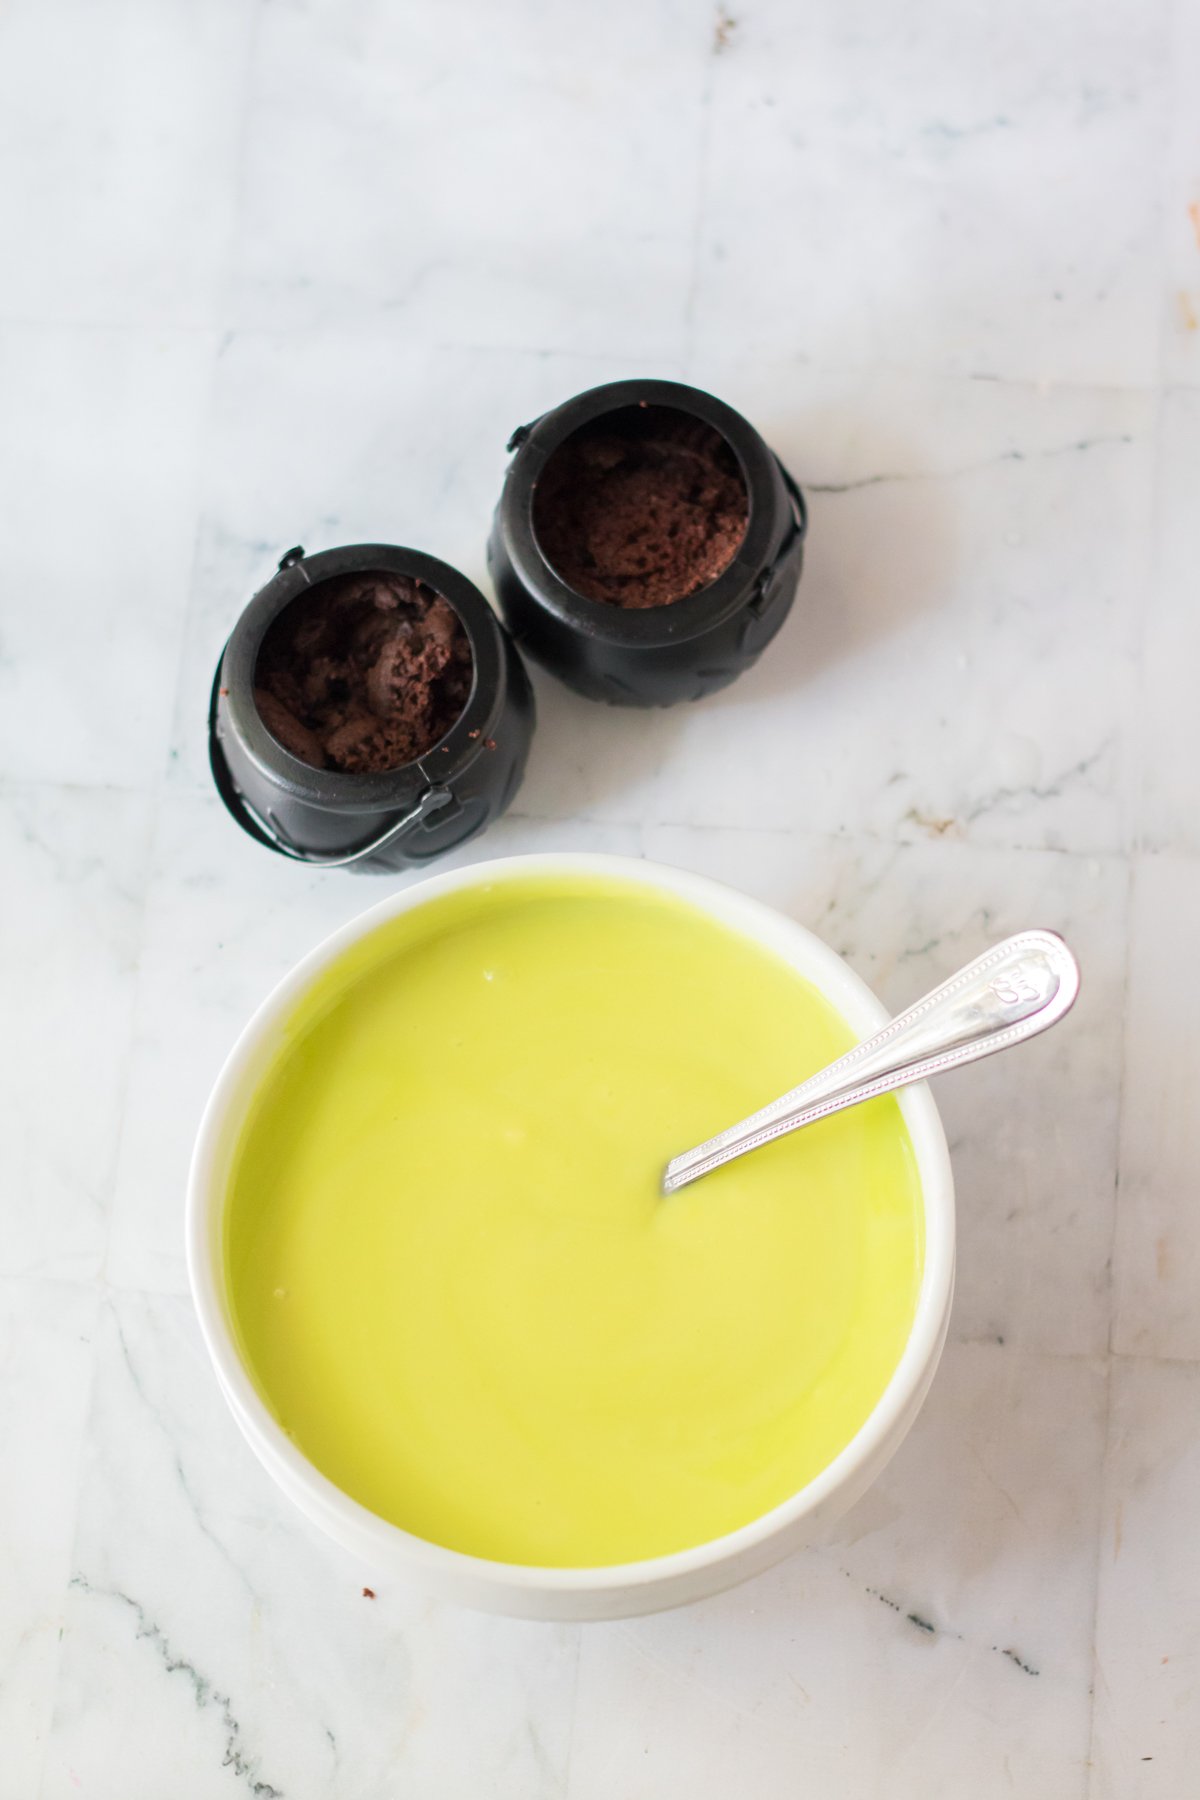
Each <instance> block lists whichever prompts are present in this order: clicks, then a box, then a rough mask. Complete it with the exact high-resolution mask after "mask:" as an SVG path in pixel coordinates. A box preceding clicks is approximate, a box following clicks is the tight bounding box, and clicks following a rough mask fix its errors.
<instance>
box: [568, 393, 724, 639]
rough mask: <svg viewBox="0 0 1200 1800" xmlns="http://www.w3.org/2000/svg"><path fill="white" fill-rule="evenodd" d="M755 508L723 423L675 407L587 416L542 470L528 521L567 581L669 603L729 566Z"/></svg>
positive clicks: (622, 600) (631, 602) (597, 593)
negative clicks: (721, 429) (718, 427)
mask: <svg viewBox="0 0 1200 1800" xmlns="http://www.w3.org/2000/svg"><path fill="white" fill-rule="evenodd" d="M749 515H750V502H749V498H748V496H747V493H746V484H745V482H744V480H743V479H742V473H741V470H740V468H739V467H738V461H737V458H736V456H735V455H734V453H733V451H732V450H731V449H730V447H729V445H728V444H727V443H726V441H725V439H724V438H723V437H722V436H721V434H720V432H719V431H715V430H714V429H713V427H712V426H711V425H706V424H705V423H704V422H703V420H701V419H695V418H692V417H691V416H690V415H689V414H687V413H683V412H677V411H676V410H675V409H674V408H673V407H668V406H629V407H623V408H621V410H620V411H618V412H612V413H607V414H605V415H604V417H602V418H599V419H595V420H593V421H592V422H591V423H590V424H588V425H582V426H580V428H579V430H578V431H575V432H573V433H572V434H571V436H570V437H569V438H568V439H567V440H566V442H565V443H563V444H561V445H560V446H559V448H558V449H557V450H556V451H555V452H554V453H553V455H552V456H551V457H550V459H549V461H548V462H547V464H546V467H545V469H544V471H543V473H542V475H541V477H540V478H539V480H538V484H537V487H536V489H535V491H534V499H533V527H534V531H535V533H536V535H537V540H538V544H539V545H540V547H541V551H542V554H543V556H545V558H546V560H547V562H548V563H549V564H550V566H551V567H552V568H553V569H554V571H555V573H556V574H557V575H558V577H559V578H560V580H562V581H564V582H566V584H567V586H568V587H570V588H574V590H575V592H576V593H577V594H583V595H585V596H586V597H587V598H588V599H589V600H602V601H606V602H607V603H608V604H609V605H611V606H622V607H628V608H634V607H650V606H670V605H671V604H672V602H673V601H676V600H683V599H684V598H686V596H687V595H688V594H694V593H697V592H698V591H699V589H700V588H703V587H707V586H708V584H709V583H710V582H712V581H715V580H716V578H717V576H718V575H720V574H722V573H723V572H724V570H726V569H727V568H728V567H729V565H730V563H731V562H732V561H733V559H734V557H735V556H736V555H737V552H738V548H739V546H740V544H741V542H742V539H743V538H744V537H745V535H746V525H747V521H748V519H749Z"/></svg>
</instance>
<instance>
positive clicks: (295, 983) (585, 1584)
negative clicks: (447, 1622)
mask: <svg viewBox="0 0 1200 1800" xmlns="http://www.w3.org/2000/svg"><path fill="white" fill-rule="evenodd" d="M539 873H544V874H546V875H547V876H553V875H559V876H562V875H575V876H578V875H583V876H587V875H596V876H602V877H605V878H607V879H609V880H611V879H614V878H615V879H618V880H622V881H625V882H629V883H632V884H637V885H641V886H648V887H650V888H652V889H654V890H656V891H658V892H660V893H664V892H665V893H668V894H674V895H677V896H678V897H680V898H681V899H683V900H686V901H688V902H690V903H691V904H692V905H693V906H696V907H698V908H700V909H701V910H702V911H705V912H706V913H708V914H709V915H710V916H711V917H713V918H715V919H717V920H719V921H721V922H722V923H724V924H725V925H727V926H730V927H732V928H733V929H735V930H737V931H739V932H741V933H743V934H744V935H746V936H748V937H750V938H752V939H754V940H755V941H757V942H758V943H759V944H761V945H763V946H764V947H765V948H766V949H768V950H770V951H773V952H774V953H775V954H776V955H778V956H780V957H781V958H782V959H783V960H785V961H786V962H788V963H789V964H790V965H791V966H792V967H793V968H795V969H796V970H797V971H798V972H799V973H800V974H801V975H802V976H804V977H805V978H806V979H807V980H808V981H809V982H811V983H812V985H813V986H814V987H816V988H817V989H818V990H819V991H820V992H821V993H822V994H823V995H824V996H825V997H826V998H827V999H828V1000H829V1001H830V1002H831V1003H832V1004H833V1006H834V1007H835V1008H836V1010H837V1011H838V1012H839V1013H840V1014H841V1015H842V1017H843V1018H844V1019H845V1020H846V1022H847V1023H848V1024H849V1025H850V1027H851V1029H852V1030H853V1031H854V1032H855V1033H856V1034H857V1035H859V1036H860V1037H861V1036H867V1035H869V1034H870V1033H872V1032H873V1031H875V1030H878V1029H879V1027H880V1026H881V1025H882V1024H883V1023H885V1022H886V1018H887V1013H886V1011H885V1009H884V1008H883V1006H882V1005H881V1004H880V1002H879V1001H878V1000H877V999H876V998H875V997H874V995H872V993H871V992H870V990H869V989H868V988H867V987H866V986H865V984H864V983H863V982H862V981H861V980H860V979H859V978H858V977H857V976H856V975H855V974H854V973H853V971H852V970H851V969H850V968H849V967H848V966H847V965H846V963H844V962H843V961H842V959H841V958H840V957H839V956H838V955H837V954H836V953H835V952H834V951H832V950H831V949H830V948H829V947H828V946H827V945H825V944H823V943H822V942H821V941H820V940H819V939H818V938H816V937H815V936H813V934H812V933H810V932H808V931H806V930H805V929H804V928H803V927H801V926H799V925H797V924H795V923H794V922H793V921H791V920H789V919H786V918H784V917H783V916H782V915H780V914H778V913H776V912H774V911H773V910H771V909H770V908H768V907H765V906H762V905H760V904H759V903H758V902H756V901H753V900H750V899H748V898H747V897H746V896H745V895H743V894H740V893H738V892H737V891H736V890H734V889H731V888H727V887H724V886H722V885H720V884H718V883H715V882H712V881H709V880H707V879H705V878H703V877H699V876H694V875H691V874H688V873H685V872H684V871H680V870H675V869H670V868H666V867H663V866H659V865H655V864H648V863H644V862H640V861H636V860H633V859H625V858H619V857H607V856H585V855H578V856H575V855H563V856H538V857H513V858H507V859H503V860H501V861H495V862H489V863H483V864H479V865H476V866H475V867H473V868H470V869H465V870H456V871H452V872H450V873H448V874H444V875H439V876H434V877H432V878H430V879H427V880H426V881H423V882H421V883H420V884H418V885H416V886H414V887H410V888H408V889H406V890H403V891H402V892H400V893H398V894H393V895H391V896H390V897H389V898H388V899H386V900H384V901H383V902H382V903H381V904H380V905H378V906H376V907H373V908H371V909H370V910H369V911H368V912H366V913H364V914H363V915H361V916H360V917H359V918H358V919H356V920H354V921H352V922H351V923H350V924H349V925H347V926H345V927H343V928H342V930H340V931H338V932H336V933H335V934H334V935H333V936H332V937H330V938H328V939H327V940H326V941H325V942H324V943H322V944H321V945H319V946H318V947H317V948H316V949H315V950H314V951H312V952H311V953H310V954H309V955H308V956H307V957H305V958H304V959H303V960H302V961H301V962H300V963H299V964H298V965H297V966H296V967H295V968H294V969H293V970H292V971H291V972H290V973H289V974H288V975H287V976H286V977H285V978H284V980H283V981H282V982H281V983H280V984H279V986H278V987H277V988H276V989H275V990H274V992H273V993H272V994H270V995H269V996H268V998H267V999H266V1000H265V1001H264V1002H263V1004H262V1006H261V1007H260V1008H259V1009H258V1011H257V1012H256V1013H255V1015H254V1017H253V1018H252V1019H251V1020H250V1022H249V1024H248V1025H247V1027H246V1029H245V1030H244V1032H243V1033H242V1036H241V1037H240V1038H239V1040H238V1042H237V1043H236V1045H235V1046H234V1049H233V1051H232V1052H231V1054H230V1057H229V1059H228V1061H227V1063H226V1065H225V1067H224V1069H223V1070H222V1072H221V1075H220V1077H219V1078H218V1081H217V1084H216V1086H215V1088H214V1090H213V1094H212V1096H211V1098H210V1101H209V1104H208V1108H207V1110H206V1112H205V1115H204V1118H203V1121H202V1123H201V1127H200V1132H199V1136H198V1139H197V1144H196V1150H195V1154H194V1157H193V1163H192V1170H191V1177H190V1182H189V1194H188V1263H189V1275H190V1279H191V1285H192V1291H193V1296H194V1299H195V1303H196V1307H197V1312H198V1315H199V1320H200V1325H201V1329H202V1332H203V1335H204V1337H205V1340H206V1343H207V1346H208V1349H209V1353H210V1355H211V1357H212V1359H213V1363H214V1366H215V1369H216V1372H217V1375H218V1379H219V1381H220V1384H221V1386H222V1388H223V1390H224V1392H225V1395H226V1398H227V1400H228V1401H229V1404H230V1406H231V1408H232V1410H233V1412H234V1415H235V1417H236V1418H237V1420H238V1422H239V1424H240V1426H241V1427H242V1430H243V1432H244V1433H245V1435H246V1436H247V1438H248V1439H249V1441H250V1442H251V1444H252V1446H253V1448H254V1449H255V1451H256V1453H257V1454H258V1455H259V1457H260V1459H261V1460H262V1461H263V1462H264V1463H265V1464H266V1466H267V1467H268V1468H269V1469H270V1470H271V1472H272V1473H273V1474H274V1475H275V1477H276V1479H278V1480H279V1481H280V1482H281V1484H282V1485H284V1486H285V1488H287V1490H288V1491H289V1492H290V1493H291V1494H292V1496H293V1498H294V1499H296V1500H297V1502H298V1503H299V1504H300V1505H301V1506H302V1508H303V1509H304V1510H305V1511H306V1512H308V1513H309V1515H310V1516H311V1517H313V1518H315V1519H316V1520H317V1521H318V1522H319V1523H321V1524H322V1525H324V1526H325V1528H326V1529H328V1530H329V1531H330V1532H331V1533H332V1535H334V1536H335V1537H338V1538H339V1539H341V1541H343V1542H344V1543H348V1544H351V1545H353V1547H354V1548H355V1549H356V1550H358V1551H359V1552H360V1553H361V1554H363V1555H364V1556H366V1557H368V1558H370V1557H378V1558H379V1560H380V1561H381V1562H383V1563H391V1562H394V1561H396V1559H397V1553H398V1552H400V1553H401V1554H402V1557H403V1560H404V1561H405V1562H406V1563H408V1564H412V1565H415V1566H418V1567H421V1568H423V1569H424V1570H425V1572H426V1573H427V1574H429V1575H431V1576H435V1577H436V1576H437V1575H438V1574H441V1575H442V1576H451V1577H455V1578H461V1577H462V1576H464V1575H466V1574H469V1576H470V1577H471V1579H473V1580H474V1581H475V1582H476V1583H478V1581H479V1580H481V1579H482V1580H483V1581H484V1582H485V1583H487V1584H488V1585H489V1586H491V1587H494V1588H498V1589H504V1588H510V1589H512V1590H513V1591H528V1590H529V1589H530V1588H531V1587H535V1588H539V1589H542V1590H544V1591H545V1592H547V1593H552V1592H555V1591H557V1592H560V1593H561V1592H564V1591H565V1592H582V1591H584V1590H589V1589H590V1590H597V1589H605V1588H622V1587H628V1586H630V1585H631V1584H632V1585H634V1586H637V1585H641V1584H651V1585H652V1584H654V1583H655V1582H657V1581H661V1580H662V1579H663V1578H664V1577H666V1576H674V1575H680V1574H683V1573H685V1572H687V1571H696V1570H702V1569H704V1568H705V1567H706V1566H707V1565H711V1564H713V1563H719V1562H721V1561H723V1560H725V1559H727V1558H731V1557H733V1556H735V1555H736V1554H737V1553H738V1552H739V1551H742V1550H746V1549H749V1548H751V1547H753V1546H754V1545H755V1544H757V1543H758V1542H761V1541H762V1540H763V1539H764V1538H768V1537H770V1536H772V1535H773V1534H774V1533H776V1532H778V1531H781V1530H782V1529H784V1528H785V1527H786V1526H788V1525H791V1524H793V1523H794V1522H795V1521H796V1520H797V1519H799V1518H801V1517H802V1516H803V1515H804V1514H805V1513H806V1512H810V1511H816V1510H818V1509H819V1508H821V1507H822V1506H823V1505H824V1504H825V1503H827V1502H828V1501H829V1499H830V1497H831V1496H832V1495H833V1494H834V1493H835V1492H836V1491H837V1489H838V1488H839V1487H842V1486H844V1485H852V1484H853V1482H854V1479H855V1477H856V1475H857V1474H858V1473H859V1471H860V1470H861V1469H863V1468H864V1467H865V1466H866V1465H867V1464H868V1463H869V1462H870V1461H871V1459H872V1457H873V1456H874V1455H875V1454H876V1453H877V1451H878V1448H879V1445H880V1444H881V1443H883V1442H884V1441H885V1440H886V1439H887V1437H888V1436H889V1434H892V1433H894V1431H895V1429H896V1426H897V1423H898V1421H900V1420H901V1419H903V1418H904V1417H905V1415H906V1414H907V1413H908V1412H910V1411H911V1409H912V1408H913V1406H914V1404H915V1402H916V1401H917V1400H919V1397H920V1393H921V1392H922V1390H923V1386H924V1384H925V1382H926V1381H927V1379H928V1371H929V1369H930V1366H931V1364H932V1362H933V1361H934V1360H935V1359H936V1356H937V1353H938V1349H939V1347H940V1339H941V1334H942V1331H943V1327H944V1320H945V1314H946V1310H947V1307H948V1302H949V1294H950V1287H951V1283H952V1277H953V1249H954V1223H953V1190H952V1182H951V1176H950V1169H949V1159H948V1155H947V1151H946V1144H945V1137H944V1134H943V1132H942V1128H941V1124H940V1121H939V1119H938V1116H937V1111H936V1108H935V1107H934V1104H933V1101H932V1098H931V1096H930V1094H929V1092H928V1089H927V1088H925V1087H924V1086H918V1087H914V1088H909V1089H907V1090H904V1091H903V1092H902V1093H901V1095H900V1096H899V1099H900V1105H901V1109H902V1113H903V1116H904V1119H905V1123H906V1126H907V1129H908V1132H909V1136H910V1139H911V1142H912V1147H913V1151H914V1154H915V1157H916V1161H917V1166H918V1171H919V1174H920V1185H921V1194H922V1200H923V1205H924V1215H925V1216H924V1233H925V1255H924V1266H923V1271H922V1277H921V1284H920V1289H919V1293H918V1298H917V1304H916V1309H915V1313H914V1317H913V1322H912V1327H911V1330H910V1333H909V1337H908V1341H907V1343H906V1345H905V1348H904V1351H903V1353H902V1355H901V1358H900V1361H899V1363H898V1364H897V1366H896V1368H895V1370H894V1372H893V1374H892V1377H891V1380H890V1381H889V1382H888V1385H887V1387H886V1388H885V1390H884V1393H883V1394H882V1396H881V1397H880V1399H879V1400H878V1402H877V1404H876V1406H875V1407H874V1409H873V1411H872V1412H871V1414H870V1415H869V1417H868V1418H867V1420H866V1421H865V1422H864V1424H863V1425H862V1426H861V1428H860V1430H859V1431H858V1432H857V1434H856V1435H855V1437H854V1438H853V1439H852V1440H851V1442H850V1443H849V1444H848V1445H847V1446H846V1447H845V1449H843V1450H842V1451H841V1452H840V1453H839V1455H838V1456H837V1457H835V1459H834V1460H833V1461H832V1462H831V1463H830V1464H828V1465H827V1466H826V1467H825V1468H824V1469H823V1470H822V1471H821V1472H820V1473H819V1474H818V1475H817V1476H816V1477H815V1478H814V1479H813V1480H812V1481H811V1482H809V1483H808V1484H807V1485H806V1486H805V1487H804V1488H802V1489H801V1490H800V1491H799V1492H798V1493H796V1494H794V1495H792V1496H791V1497H790V1498H789V1499H787V1500H785V1501H784V1502H783V1503H782V1504H781V1505H779V1506H777V1507H775V1508H774V1509H772V1511H770V1512H768V1513H765V1514H763V1515H761V1516H760V1517H759V1518H757V1519H755V1520H753V1521H751V1522H750V1523H748V1524H746V1525H744V1526H742V1527H740V1528H739V1529H737V1530H736V1531H733V1532H730V1533H728V1534H727V1535H726V1536H724V1537H720V1538H716V1539H713V1540H711V1541H709V1542H707V1543H702V1544H699V1545H696V1546H694V1547H692V1548H690V1549H686V1550H682V1551H678V1552H674V1553H672V1554H670V1555H666V1556H659V1557H655V1558H651V1559H648V1560H646V1561H643V1562H638V1563H630V1564H623V1565H605V1566H603V1567H597V1568H561V1567H547V1568H538V1567H531V1566H529V1565H526V1564H507V1563H500V1562H488V1561H486V1560H484V1559H482V1558H479V1557H474V1556H470V1555H467V1554H466V1553H464V1552H461V1551H456V1550H450V1549H446V1548H444V1547H442V1546H440V1545H437V1544H433V1543H430V1542H428V1541H426V1540H425V1539H423V1538H419V1537H416V1536H414V1535H412V1534H411V1533H408V1532H405V1531H403V1530H402V1529H401V1528H400V1527H399V1526H397V1525H393V1524H391V1523H390V1522H389V1521H387V1520H385V1519H382V1518H380V1517H378V1516H377V1515H375V1514H374V1513H371V1512H369V1511H368V1510H367V1509H366V1508H365V1507H363V1506H361V1505H360V1504H359V1503H358V1502H357V1501H355V1500H353V1499H351V1498H350V1497H349V1496H348V1495H347V1494H345V1493H344V1492H342V1491H341V1490H340V1489H339V1488H338V1487H336V1486H335V1485H334V1484H333V1483H332V1482H330V1481H329V1480H328V1479H327V1478H326V1477H325V1476H324V1475H322V1474H321V1473H320V1472H319V1470H317V1469H316V1467H315V1466H314V1465H313V1464H312V1463H310V1462H309V1461H308V1459H307V1458H306V1457H305V1456H304V1455H303V1453H302V1452H301V1451H300V1450H299V1449H298V1448H297V1447H296V1445H295V1444H293V1442H292V1441H291V1440H290V1438H288V1436H287V1435H286V1433H285V1432H284V1431H283V1430H282V1428H281V1427H280V1426H279V1424H278V1423H277V1422H276V1420H275V1418H274V1417H273V1415H272V1414H271V1412H270V1410H269V1409H268V1407H267V1406H266V1404H265V1403H264V1401H263V1400H262V1399H261V1397H260V1395H259V1393H258V1390H257V1388H256V1386H255V1384H254V1382H253V1380H252V1378H251V1376H250V1374H249V1372H248V1370H247V1369H246V1367H245V1365H244V1363H243V1361H242V1358H241V1355H240V1352H239V1350H238V1347H237V1340H236V1336H235V1332H234V1328H233V1323H232V1319H231V1316H230V1308H229V1303H228V1299H227V1295H226V1291H225V1281H224V1273H223V1257H222V1234H223V1224H224V1211H225V1201H226V1191H227V1187H228V1183H229V1178H230V1175H231V1171H232V1166H233V1160H234V1156H235V1152H236V1150H237V1146H238V1141H239V1138H240V1134H241V1131H242V1127H243V1124H244V1122H245V1119H246V1116H247V1112H248V1109H249V1106H250V1103H251V1100H252V1098H253V1096H254V1093H255V1090H256V1088H257V1087H258V1085H259V1083H260V1082H261V1081H262V1080H263V1079H264V1077H265V1075H266V1073H267V1071H268V1069H269V1068H270V1067H271V1065H272V1063H273V1061H274V1059H275V1056H276V1054H277V1052H278V1049H279V1047H280V1045H281V1043H282V1042H283V1037H284V1031H285V1027H286V1023H287V1021H288V1019H289V1017H290V1016H291V1015H292V1012H293V1010H294V1008H295V1006H296V1004H297V1002H298V1001H299V1000H300V999H301V997H302V996H303V995H304V994H305V992H306V991H307V990H308V989H309V988H310V987H311V986H312V984H313V983H314V982H315V981H316V980H317V979H318V978H319V977H320V975H321V974H322V972H323V971H324V970H325V969H326V968H328V967H329V965H331V964H332V963H335V962H337V961H338V960H339V959H340V958H342V957H343V956H344V955H345V953H346V952H347V951H348V950H349V949H350V948H351V946H354V945H356V944H363V943H365V940H367V939H369V937H370V936H371V934H372V933H373V932H374V931H375V930H377V929H378V928H379V927H380V926H382V925H383V924H385V923H386V922H387V921H388V920H390V919H392V918H394V917H396V916H397V915H399V914H400V913H403V912H406V911H408V910H410V909H411V908H413V907H417V906H421V905H423V904H426V903H429V902H431V901H435V900H438V899H440V898H441V897H442V896H444V895H445V894H447V893H450V892H453V891H455V890H458V889H462V888H466V887H476V888H483V887H487V886H489V885H491V886H499V885H500V884H503V883H505V882H507V881H512V880H520V881H527V880H528V879H529V877H530V876H536V875H538V874H539Z"/></svg>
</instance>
